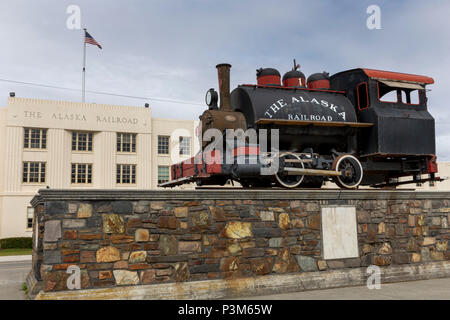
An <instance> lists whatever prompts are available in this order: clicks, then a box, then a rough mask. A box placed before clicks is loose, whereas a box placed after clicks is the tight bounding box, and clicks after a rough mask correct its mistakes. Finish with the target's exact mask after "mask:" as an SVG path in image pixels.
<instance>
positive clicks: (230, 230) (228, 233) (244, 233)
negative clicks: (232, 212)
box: [223, 221, 253, 239]
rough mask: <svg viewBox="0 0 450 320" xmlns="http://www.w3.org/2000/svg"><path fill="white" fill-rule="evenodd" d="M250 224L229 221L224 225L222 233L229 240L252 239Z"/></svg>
mask: <svg viewBox="0 0 450 320" xmlns="http://www.w3.org/2000/svg"><path fill="white" fill-rule="evenodd" d="M251 226H252V224H251V223H250V222H240V221H230V222H228V223H227V224H226V226H225V229H224V230H223V233H224V235H225V237H227V238H230V239H243V238H247V237H252V236H253V234H252V227H251Z"/></svg>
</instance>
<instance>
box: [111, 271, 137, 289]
mask: <svg viewBox="0 0 450 320" xmlns="http://www.w3.org/2000/svg"><path fill="white" fill-rule="evenodd" d="M113 273H114V278H115V280H116V284H117V285H118V286H121V285H133V284H138V283H139V277H138V274H137V271H128V270H114V271H113Z"/></svg>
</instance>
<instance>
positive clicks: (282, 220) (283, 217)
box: [278, 213, 292, 230]
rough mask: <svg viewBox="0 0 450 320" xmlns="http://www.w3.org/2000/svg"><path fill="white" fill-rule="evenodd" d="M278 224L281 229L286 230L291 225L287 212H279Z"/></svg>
mask: <svg viewBox="0 0 450 320" xmlns="http://www.w3.org/2000/svg"><path fill="white" fill-rule="evenodd" d="M278 226H279V227H280V228H281V229H283V230H287V229H290V228H291V227H292V224H291V219H289V215H288V214H287V213H280V214H279V215H278Z"/></svg>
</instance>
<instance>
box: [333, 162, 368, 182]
mask: <svg viewBox="0 0 450 320" xmlns="http://www.w3.org/2000/svg"><path fill="white" fill-rule="evenodd" d="M333 170H336V171H339V172H342V175H340V176H337V177H334V178H333V179H334V182H335V183H336V184H337V185H338V186H339V187H341V188H345V189H356V188H358V186H359V184H360V183H361V181H362V178H363V168H362V165H361V163H360V162H359V160H358V159H356V157H354V156H352V155H349V154H344V155H342V156H339V157H337V158H336V159H335V160H334V162H333Z"/></svg>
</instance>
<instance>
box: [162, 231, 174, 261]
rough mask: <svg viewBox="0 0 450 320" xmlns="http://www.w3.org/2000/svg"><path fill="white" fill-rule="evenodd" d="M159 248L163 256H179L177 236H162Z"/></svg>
mask: <svg viewBox="0 0 450 320" xmlns="http://www.w3.org/2000/svg"><path fill="white" fill-rule="evenodd" d="M159 248H160V250H161V255H163V256H168V255H174V254H177V251H178V244H177V239H176V238H175V236H172V235H167V234H162V235H161V236H160V237H159Z"/></svg>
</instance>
